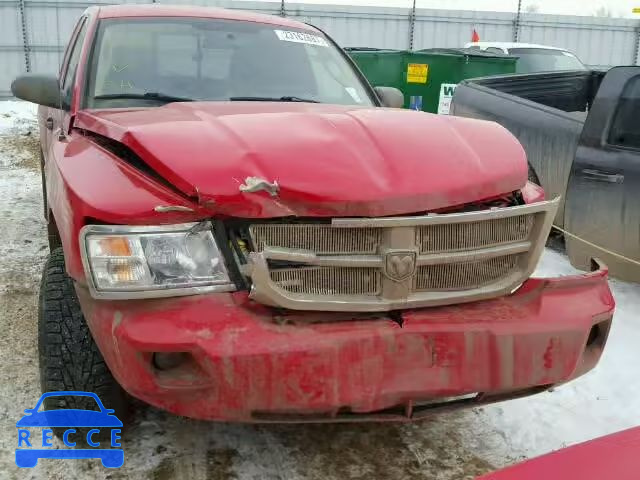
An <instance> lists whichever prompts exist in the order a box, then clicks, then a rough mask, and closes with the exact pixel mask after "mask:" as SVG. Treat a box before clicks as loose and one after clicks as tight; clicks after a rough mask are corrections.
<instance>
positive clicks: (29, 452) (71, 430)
mask: <svg viewBox="0 0 640 480" xmlns="http://www.w3.org/2000/svg"><path fill="white" fill-rule="evenodd" d="M54 396H63V397H74V396H75V397H91V398H93V399H94V400H95V402H96V404H97V407H98V408H99V410H84V409H75V408H61V409H56V410H43V411H38V410H39V409H40V407H41V406H42V403H43V401H44V399H45V398H48V397H54ZM25 413H26V415H25V416H24V417H22V418H21V419H20V420H18V422H17V423H16V427H18V448H16V465H17V466H18V467H35V466H36V464H37V463H38V459H40V458H56V459H72V458H99V459H100V460H101V461H102V465H104V466H105V467H107V468H119V467H121V466H122V464H123V463H124V451H123V450H122V448H114V447H121V444H120V443H119V440H120V432H121V428H122V422H121V421H120V420H119V419H118V417H116V416H115V415H113V413H114V410H111V409H107V408H105V407H104V405H103V404H102V402H101V401H100V399H99V398H98V396H97V395H96V394H95V393H92V392H78V391H63V392H48V393H45V394H43V395H42V396H41V397H40V399H39V400H38V403H36V406H35V407H34V408H28V409H26V410H25ZM39 427H41V428H42V429H43V430H42V443H41V445H42V447H43V448H31V447H32V445H33V447H38V446H40V442H39V441H38V439H36V438H35V437H36V436H35V435H34V436H33V437H32V433H33V431H32V430H29V429H32V428H39ZM86 427H90V430H88V432H87V433H86V436H84V435H83V434H82V433H80V432H78V430H76V428H86ZM52 428H57V429H59V431H60V432H61V431H62V430H64V433H62V432H61V433H62V435H61V438H62V440H63V443H64V445H65V446H67V447H71V448H59V449H58V448H53V445H52V443H51V440H52V438H53V431H52V430H51V429H52ZM101 429H111V431H110V439H111V442H110V444H109V442H105V441H104V440H102V441H98V440H97V438H95V437H97V436H98V435H100V433H101ZM59 436H60V435H59ZM103 436H104V435H101V437H103ZM84 438H86V443H87V445H88V446H90V447H92V448H73V447H75V446H76V441H77V440H83V439H84ZM107 445H108V446H110V447H112V448H105V447H106V446H107ZM25 447H26V448H25Z"/></svg>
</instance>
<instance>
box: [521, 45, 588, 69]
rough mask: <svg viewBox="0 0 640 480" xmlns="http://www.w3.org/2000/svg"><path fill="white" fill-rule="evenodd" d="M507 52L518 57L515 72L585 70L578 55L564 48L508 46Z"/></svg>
mask: <svg viewBox="0 0 640 480" xmlns="http://www.w3.org/2000/svg"><path fill="white" fill-rule="evenodd" d="M509 54H510V55H516V56H517V57H519V58H518V62H517V63H516V73H534V72H554V71H558V70H586V67H585V66H584V65H583V64H582V62H581V61H580V60H578V57H576V56H575V55H574V54H572V53H569V52H567V51H565V50H549V49H546V48H510V49H509Z"/></svg>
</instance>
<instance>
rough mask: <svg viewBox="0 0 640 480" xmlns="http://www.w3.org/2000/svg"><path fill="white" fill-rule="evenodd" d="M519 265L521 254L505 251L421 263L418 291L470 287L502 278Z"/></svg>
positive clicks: (416, 286)
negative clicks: (459, 260) (487, 256)
mask: <svg viewBox="0 0 640 480" xmlns="http://www.w3.org/2000/svg"><path fill="white" fill-rule="evenodd" d="M517 268H518V255H505V256H504V257H497V258H491V259H489V260H481V261H477V262H464V263H448V264H443V265H424V266H422V267H418V271H417V273H416V276H415V277H414V279H415V281H414V284H413V287H414V289H415V290H416V291H418V292H421V291H434V290H467V289H470V288H477V287H479V286H480V287H481V286H484V285H486V284H488V283H491V282H494V281H496V280H499V279H501V278H503V277H505V276H507V275H509V274H510V273H513V272H515V271H516V270H517Z"/></svg>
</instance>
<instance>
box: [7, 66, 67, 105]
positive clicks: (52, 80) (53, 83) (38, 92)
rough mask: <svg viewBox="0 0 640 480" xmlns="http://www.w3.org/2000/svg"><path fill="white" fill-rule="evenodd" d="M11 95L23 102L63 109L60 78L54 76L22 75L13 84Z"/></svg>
mask: <svg viewBox="0 0 640 480" xmlns="http://www.w3.org/2000/svg"><path fill="white" fill-rule="evenodd" d="M11 93H13V94H14V95H15V96H16V97H18V98H19V99H21V100H26V101H27V102H32V103H37V104H38V105H44V106H45V107H52V108H62V107H63V106H62V94H61V92H60V84H59V83H58V77H55V76H53V75H39V74H34V73H27V74H25V75H21V76H19V77H18V78H16V79H15V80H14V81H13V82H12V83H11Z"/></svg>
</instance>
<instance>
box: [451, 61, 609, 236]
mask: <svg viewBox="0 0 640 480" xmlns="http://www.w3.org/2000/svg"><path fill="white" fill-rule="evenodd" d="M603 76H604V73H603V72H598V71H576V72H549V73H535V74H527V75H503V76H497V77H486V78H476V79H470V80H466V81H464V82H462V83H461V84H460V85H459V86H458V88H457V89H456V93H455V95H454V98H453V102H452V106H451V112H452V113H453V114H454V115H458V116H463V117H471V118H479V119H484V120H492V121H495V122H498V123H499V124H501V125H503V126H504V127H505V128H507V129H508V130H509V131H511V133H513V134H514V135H515V136H516V137H517V138H518V140H520V143H522V145H523V147H524V149H525V151H526V152H527V157H528V160H529V164H530V166H531V167H532V169H533V172H534V173H535V176H536V177H537V179H538V180H539V183H540V184H541V185H542V186H543V187H544V189H545V191H546V194H547V197H548V198H553V197H555V196H557V195H561V196H563V197H564V193H565V192H566V187H567V181H568V179H569V174H570V172H571V165H572V164H573V158H574V155H575V151H576V146H577V144H578V140H579V138H580V134H581V132H582V127H583V125H584V121H585V119H586V117H587V115H588V111H589V108H590V106H591V104H592V102H593V99H594V97H595V94H596V92H597V90H598V86H599V85H600V82H601V80H602V78H603ZM555 223H556V224H557V225H559V226H562V225H563V224H564V198H562V201H561V204H560V207H559V209H558V213H557V215H556V219H555Z"/></svg>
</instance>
